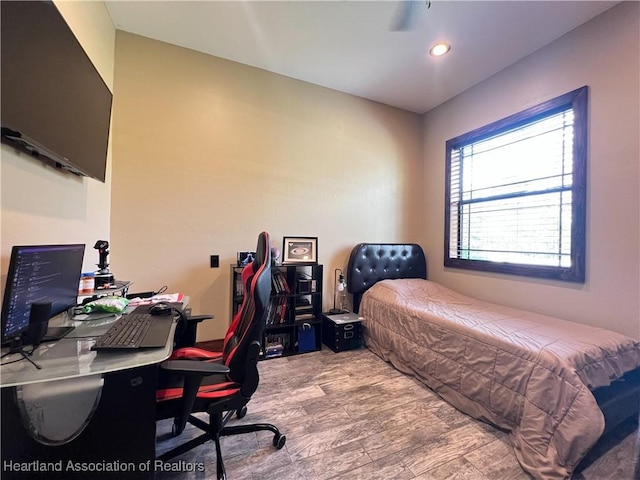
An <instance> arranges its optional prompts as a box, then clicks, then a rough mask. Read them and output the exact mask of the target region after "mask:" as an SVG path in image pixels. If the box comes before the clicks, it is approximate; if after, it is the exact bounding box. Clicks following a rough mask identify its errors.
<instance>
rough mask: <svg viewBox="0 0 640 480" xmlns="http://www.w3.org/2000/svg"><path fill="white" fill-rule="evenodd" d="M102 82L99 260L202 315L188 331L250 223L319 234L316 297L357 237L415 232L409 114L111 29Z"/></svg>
mask: <svg viewBox="0 0 640 480" xmlns="http://www.w3.org/2000/svg"><path fill="white" fill-rule="evenodd" d="M115 91H116V97H115V103H114V112H113V132H112V134H113V182H112V207H111V208H112V210H111V213H112V221H111V245H112V248H111V251H112V257H111V260H112V270H113V272H114V273H115V274H116V276H117V277H119V278H121V279H131V280H134V281H135V286H134V287H133V288H132V291H135V290H149V289H154V290H157V289H159V288H160V287H161V286H162V285H165V284H166V285H167V286H168V288H169V291H180V292H184V293H186V294H188V295H190V297H191V306H192V307H193V309H194V312H195V313H205V312H208V313H213V314H215V315H216V317H217V320H215V321H212V322H208V323H206V324H205V325H203V327H204V328H201V329H200V334H199V339H201V340H203V339H211V338H222V337H223V335H224V332H225V331H226V328H227V326H228V320H229V311H230V276H229V272H230V267H229V265H230V264H231V263H232V262H235V258H236V252H237V251H241V250H253V249H254V248H255V242H256V239H257V234H258V233H259V232H260V231H261V230H267V231H269V232H270V234H271V237H272V243H273V244H274V245H275V246H278V247H280V248H281V246H282V237H283V235H288V236H291V235H303V236H316V237H318V250H319V262H320V263H322V264H324V266H325V285H324V293H325V299H324V305H325V308H329V306H330V305H332V303H331V302H332V292H333V269H334V268H337V267H344V266H345V265H346V262H347V258H348V254H349V251H350V249H351V248H352V247H353V246H354V245H355V244H356V243H358V242H363V241H389V242H393V241H416V242H420V241H421V240H422V232H423V231H424V221H423V216H424V215H423V208H422V205H421V203H420V202H419V201H416V200H417V199H419V198H420V197H421V195H422V194H421V190H422V178H423V162H422V131H421V128H422V127H421V125H422V124H421V121H422V120H421V117H420V116H418V115H415V114H412V113H408V112H405V111H402V110H398V109H394V108H390V107H387V106H383V105H381V104H377V103H373V102H370V101H367V100H363V99H360V98H356V97H353V96H350V95H346V94H343V93H339V92H336V91H332V90H329V89H326V88H322V87H318V86H314V85H311V84H308V83H304V82H300V81H297V80H293V79H291V78H287V77H283V76H280V75H276V74H272V73H268V72H266V71H263V70H259V69H256V68H252V67H247V66H244V65H240V64H237V63H234V62H230V61H227V60H223V59H220V58H215V57H211V56H208V55H204V54H201V53H197V52H194V51H191V50H187V49H184V48H180V47H175V46H171V45H168V44H164V43H161V42H158V41H154V40H150V39H146V38H143V37H139V36H135V35H132V34H128V33H125V32H121V31H118V33H117V38H116V68H115ZM211 254H217V255H220V268H218V269H211V268H209V255H211Z"/></svg>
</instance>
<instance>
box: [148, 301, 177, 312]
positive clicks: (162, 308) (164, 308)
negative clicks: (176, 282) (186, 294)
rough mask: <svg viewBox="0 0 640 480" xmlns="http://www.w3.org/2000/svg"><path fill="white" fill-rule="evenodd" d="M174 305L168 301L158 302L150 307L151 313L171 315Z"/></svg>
mask: <svg viewBox="0 0 640 480" xmlns="http://www.w3.org/2000/svg"><path fill="white" fill-rule="evenodd" d="M172 310H173V307H172V306H171V305H169V304H167V303H156V304H155V305H153V306H152V307H151V308H150V309H149V313H150V314H151V315H171V311H172Z"/></svg>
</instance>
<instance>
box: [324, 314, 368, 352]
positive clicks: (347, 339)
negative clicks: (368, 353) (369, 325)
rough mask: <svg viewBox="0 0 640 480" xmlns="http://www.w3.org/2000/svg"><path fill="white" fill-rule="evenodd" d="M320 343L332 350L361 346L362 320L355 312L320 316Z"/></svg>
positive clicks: (339, 350)
mask: <svg viewBox="0 0 640 480" xmlns="http://www.w3.org/2000/svg"><path fill="white" fill-rule="evenodd" d="M322 343H324V344H325V345H326V346H327V347H329V348H330V349H331V350H333V351H334V352H343V351H345V350H354V349H356V348H360V347H362V322H361V320H360V319H359V318H358V314H357V313H351V312H348V313H338V314H335V315H331V314H324V315H323V316H322Z"/></svg>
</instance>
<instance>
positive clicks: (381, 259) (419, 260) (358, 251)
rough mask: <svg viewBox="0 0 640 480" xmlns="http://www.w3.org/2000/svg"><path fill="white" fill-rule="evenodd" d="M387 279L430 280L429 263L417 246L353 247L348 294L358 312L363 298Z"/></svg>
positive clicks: (410, 244)
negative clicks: (373, 286)
mask: <svg viewBox="0 0 640 480" xmlns="http://www.w3.org/2000/svg"><path fill="white" fill-rule="evenodd" d="M388 278H424V279H426V278H427V259H426V258H425V256H424V251H423V250H422V247H421V246H420V245H417V244H415V243H407V244H403V243H360V244H358V245H356V246H355V247H353V250H351V255H349V264H348V266H347V290H348V291H349V293H351V294H353V311H354V312H358V309H359V308H360V299H361V298H362V294H364V292H366V291H367V289H368V288H369V287H371V286H372V285H373V284H374V283H376V282H378V281H379V280H385V279H388Z"/></svg>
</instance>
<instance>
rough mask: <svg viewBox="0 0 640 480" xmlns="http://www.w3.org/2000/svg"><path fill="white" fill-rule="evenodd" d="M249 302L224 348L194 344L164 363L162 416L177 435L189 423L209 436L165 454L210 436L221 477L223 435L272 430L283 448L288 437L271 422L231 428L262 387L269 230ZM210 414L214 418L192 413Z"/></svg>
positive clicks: (248, 286)
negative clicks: (214, 349) (230, 423)
mask: <svg viewBox="0 0 640 480" xmlns="http://www.w3.org/2000/svg"><path fill="white" fill-rule="evenodd" d="M242 279H243V282H244V285H245V295H244V300H243V302H242V305H241V307H240V309H239V310H238V313H237V314H236V316H235V317H234V319H233V322H232V323H231V326H230V327H229V330H228V331H227V334H226V336H225V339H224V347H223V350H222V352H210V351H207V350H202V349H198V348H193V347H185V348H181V349H178V350H176V351H175V352H174V354H173V355H172V358H171V359H170V360H168V361H166V362H164V363H163V364H162V365H161V367H162V368H161V375H160V380H159V389H158V392H157V412H158V413H157V418H158V419H159V420H161V419H166V418H173V419H174V421H173V428H172V433H173V434H174V435H179V434H181V433H182V432H183V430H184V428H185V426H186V424H187V422H188V423H190V424H192V425H194V426H196V427H197V428H199V429H201V430H203V432H204V433H203V434H202V435H200V436H199V437H197V438H194V439H192V440H189V441H187V442H185V443H183V444H182V445H179V446H177V447H175V448H173V449H171V450H170V451H168V452H166V453H164V454H162V455H161V456H160V457H159V459H160V460H163V461H166V460H168V459H170V458H173V457H175V456H177V455H181V454H182V453H184V452H186V451H188V450H191V449H192V448H194V447H196V446H198V445H201V444H203V443H205V442H207V441H209V440H212V441H213V442H214V443H215V446H216V457H217V476H218V479H224V478H226V474H225V471H224V463H223V461H222V452H221V448H220V437H223V436H228V435H236V434H241V433H249V432H255V431H259V430H269V431H271V432H273V433H274V437H273V445H274V446H275V447H276V448H278V449H280V448H282V447H283V446H284V444H285V441H286V437H285V436H284V435H282V434H281V433H280V431H279V430H278V428H277V427H275V426H274V425H271V424H267V423H261V424H251V425H235V426H227V425H226V424H227V422H228V421H229V420H230V419H231V417H232V416H233V414H234V413H237V416H238V417H243V416H244V415H245V413H246V404H247V403H248V402H249V400H250V399H251V396H252V395H253V393H254V392H255V391H256V389H257V388H258V382H259V375H258V366H257V364H258V356H259V354H260V341H261V339H262V334H263V331H264V327H265V325H266V319H267V315H268V306H269V297H270V295H271V249H270V242H269V234H268V233H267V232H262V233H261V234H260V235H259V236H258V245H257V248H256V256H255V260H254V261H253V262H252V263H250V264H249V265H247V266H246V267H245V268H244V270H243V272H242ZM196 412H206V413H208V414H209V422H208V423H207V422H205V421H202V420H201V419H199V418H197V417H195V416H193V415H192V413H196Z"/></svg>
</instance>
